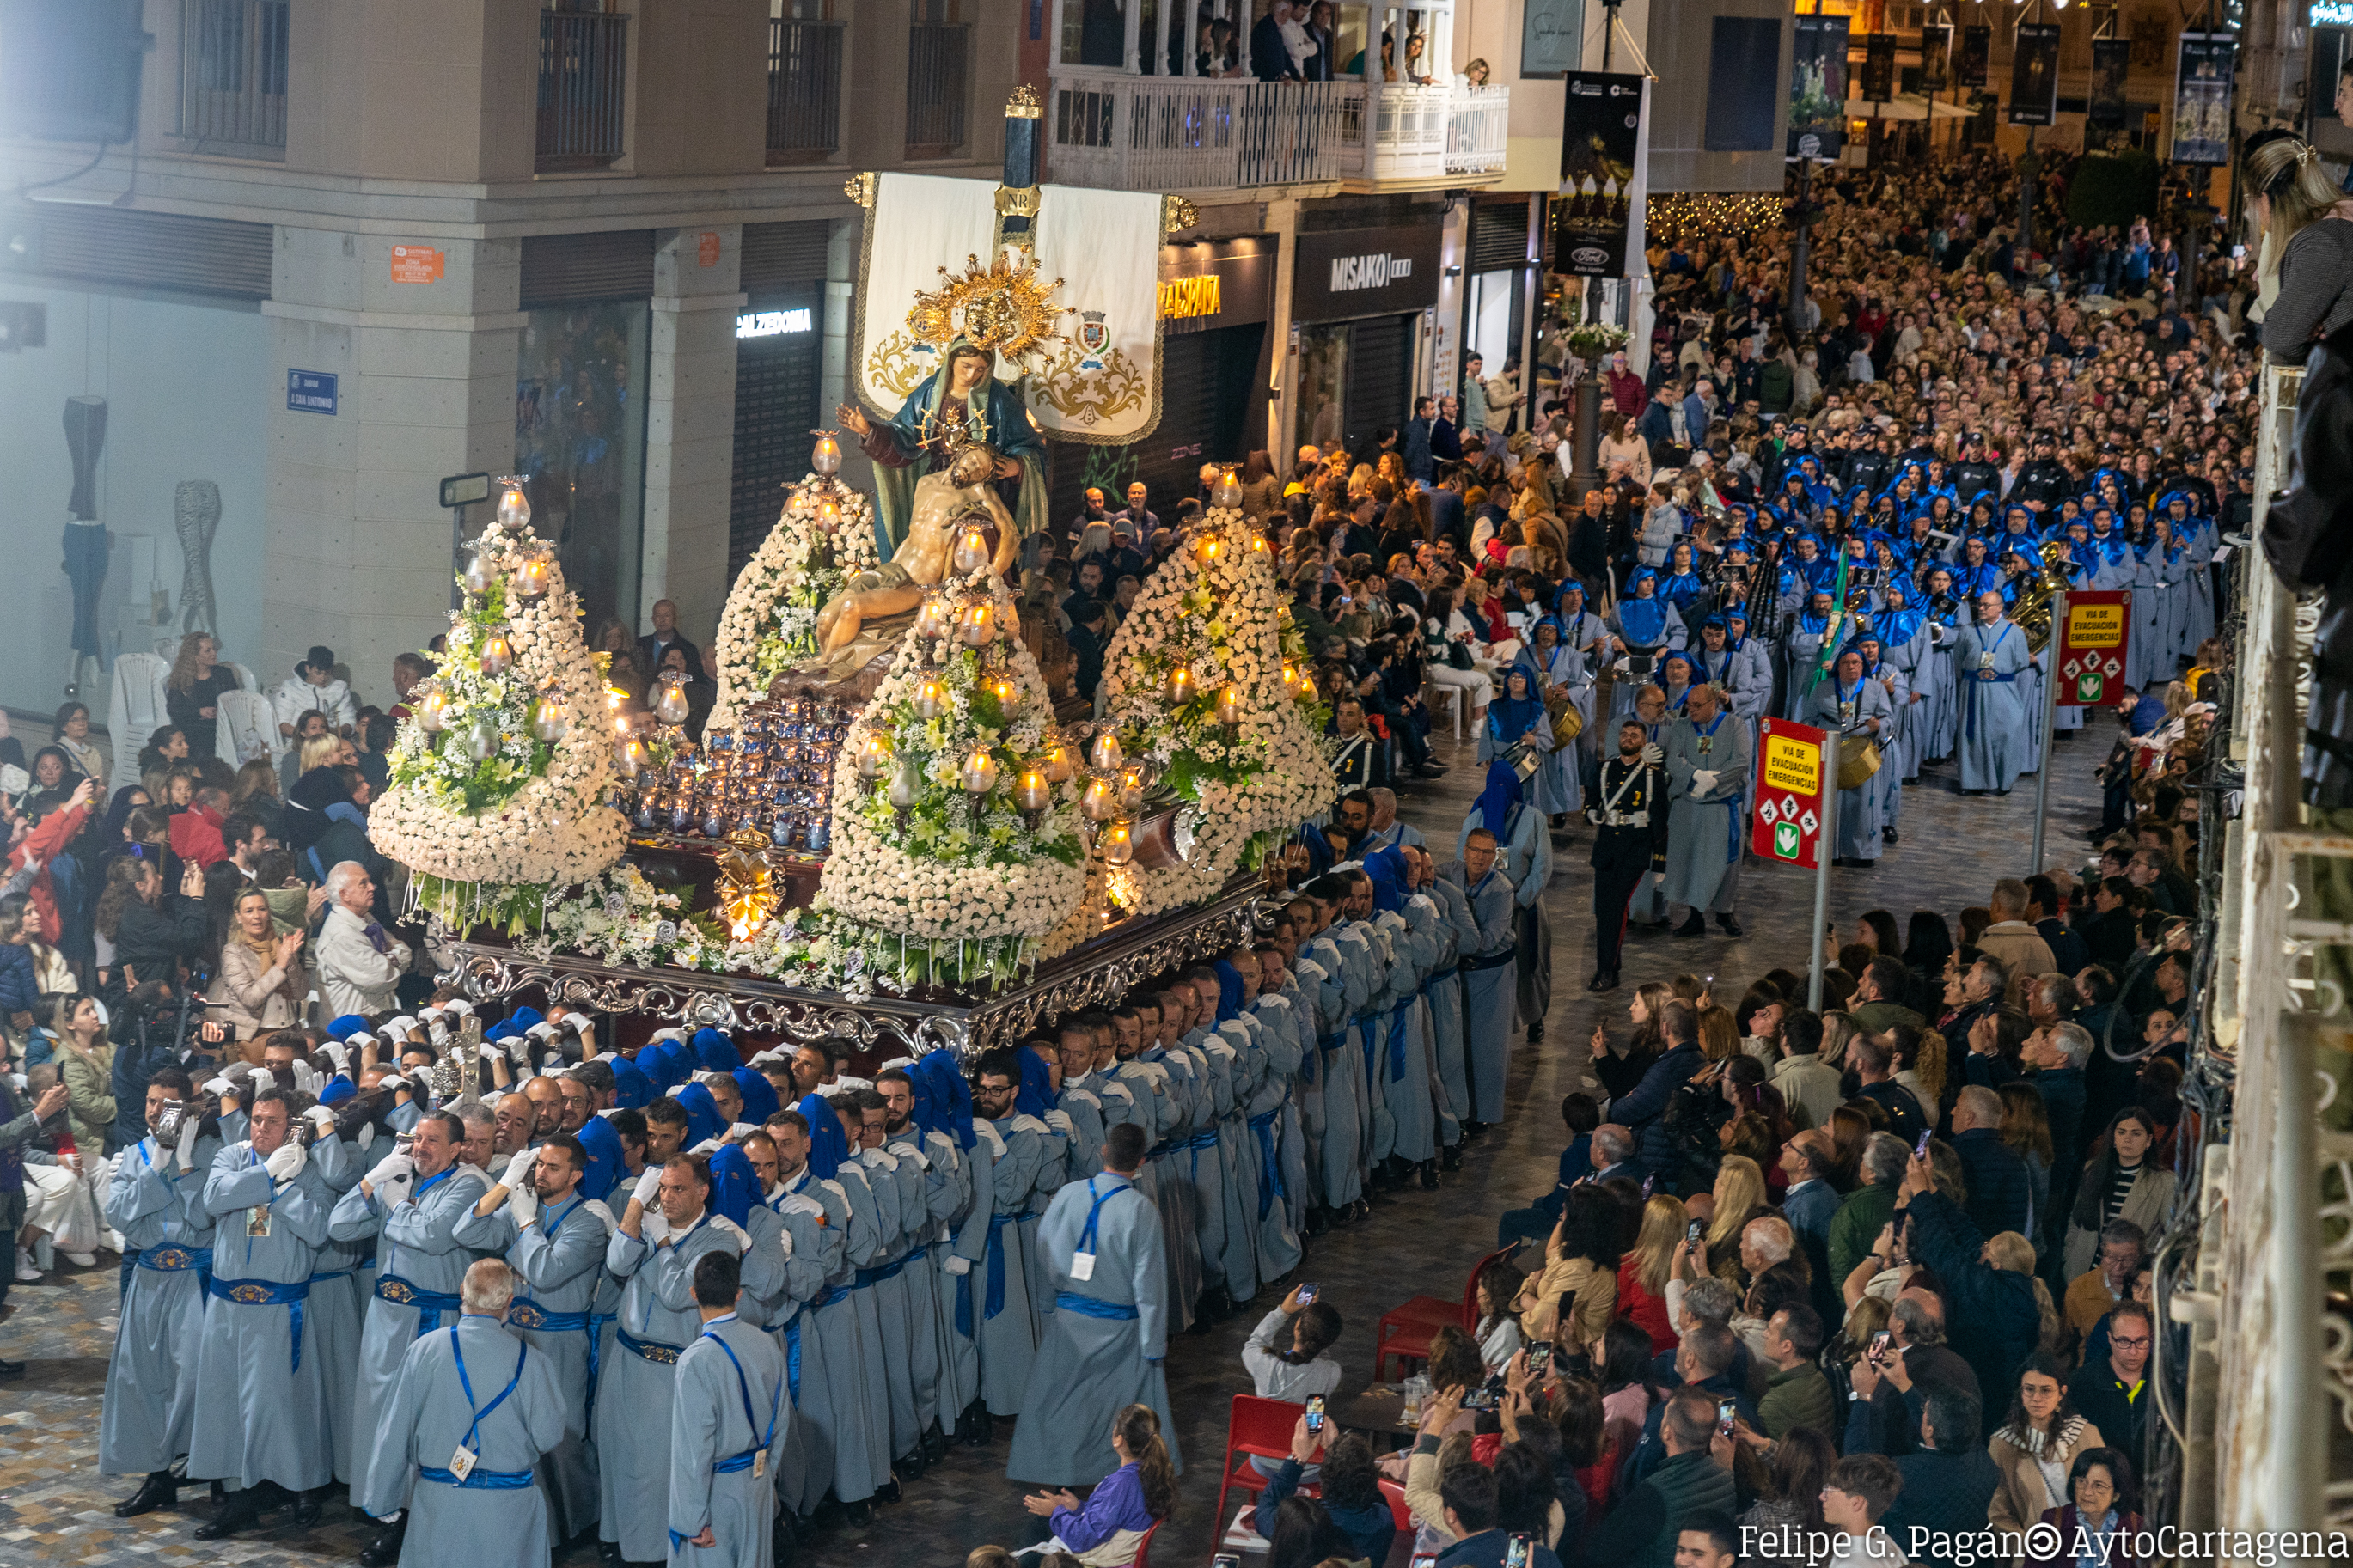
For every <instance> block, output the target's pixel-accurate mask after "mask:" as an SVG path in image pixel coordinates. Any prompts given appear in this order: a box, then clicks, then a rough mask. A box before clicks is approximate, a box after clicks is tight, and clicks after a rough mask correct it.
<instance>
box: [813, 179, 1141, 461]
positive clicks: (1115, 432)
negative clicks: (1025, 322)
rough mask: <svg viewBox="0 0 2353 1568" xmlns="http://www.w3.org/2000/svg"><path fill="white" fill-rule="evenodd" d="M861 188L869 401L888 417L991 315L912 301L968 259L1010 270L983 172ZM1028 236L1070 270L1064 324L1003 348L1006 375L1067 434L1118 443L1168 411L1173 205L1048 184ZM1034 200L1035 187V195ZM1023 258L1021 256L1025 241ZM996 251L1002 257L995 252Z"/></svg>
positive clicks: (1059, 295) (1043, 421)
mask: <svg viewBox="0 0 2353 1568" xmlns="http://www.w3.org/2000/svg"><path fill="white" fill-rule="evenodd" d="M851 185H852V189H853V190H854V191H855V192H856V193H857V194H858V195H859V198H860V201H861V202H862V203H863V204H864V205H865V206H866V226H865V243H864V252H863V254H862V256H861V257H860V261H859V276H858V302H857V308H856V310H854V311H853V313H852V317H853V336H852V339H851V343H850V353H851V360H852V363H854V364H855V365H856V366H857V374H856V384H857V388H858V400H859V403H860V405H861V406H862V407H863V408H864V409H865V411H866V413H867V415H868V416H869V417H871V418H874V419H876V420H882V419H887V418H889V417H890V416H892V415H893V414H894V413H896V412H897V411H898V409H899V407H900V405H902V404H903V403H904V402H905V401H906V399H907V396H908V395H909V394H910V393H912V392H913V391H914V389H915V388H916V387H917V386H918V385H920V384H922V382H923V378H924V377H925V376H927V375H930V374H932V373H933V372H934V370H936V369H937V368H938V362H939V354H940V353H941V352H942V351H943V350H944V348H945V347H946V346H947V343H948V342H949V341H950V340H951V339H952V338H953V337H954V336H955V335H956V334H957V332H959V331H963V332H965V333H966V334H967V335H975V336H977V335H980V334H978V333H976V332H975V331H973V329H974V328H976V327H980V326H985V325H986V323H979V322H967V321H964V320H963V319H962V317H961V316H955V315H954V314H953V311H951V312H950V314H951V318H952V319H949V320H944V321H934V320H932V319H931V317H932V316H933V315H936V314H938V313H939V312H938V310H936V309H933V310H926V309H925V307H924V306H923V305H921V304H919V305H918V307H917V309H916V310H913V311H911V310H909V309H908V303H907V302H908V301H909V300H928V301H937V300H940V298H941V297H942V296H943V294H944V293H947V292H951V291H952V289H953V280H952V279H949V278H947V277H946V276H944V273H943V270H942V268H943V267H944V266H945V267H947V268H951V269H953V268H955V264H956V263H957V262H959V261H963V260H964V259H965V258H967V257H970V258H979V266H980V268H982V269H983V270H985V271H986V270H994V269H1001V268H1004V267H1005V266H1006V265H1008V253H1007V252H1006V251H1004V250H1000V249H999V247H998V245H997V235H998V226H999V223H1000V220H1001V217H1002V216H1003V215H1002V214H1001V213H1000V210H999V208H1000V205H1001V203H1000V201H999V199H998V188H997V186H994V185H992V184H988V183H987V182H986V181H983V180H957V179H947V178H943V177H941V176H938V175H933V174H861V175H860V176H859V177H858V178H857V179H856V180H855V181H853V182H851ZM1019 194H1020V195H1022V196H1023V197H1025V198H1029V197H1032V196H1034V198H1035V201H1036V205H1037V212H1036V215H1035V226H1034V228H1033V229H1032V230H1031V232H1030V234H1029V237H1028V238H1029V246H1028V247H1027V248H1028V250H1029V253H1030V255H1031V256H1032V257H1034V258H1035V260H1034V265H1035V267H1036V269H1037V270H1038V272H1039V273H1040V274H1042V275H1043V277H1044V278H1045V279H1059V280H1060V287H1059V288H1057V289H1054V290H1053V291H1052V292H1053V296H1054V299H1055V300H1056V302H1057V304H1058V305H1059V306H1060V307H1061V309H1060V314H1059V316H1058V319H1057V320H1056V321H1054V323H1053V324H1052V330H1053V331H1054V332H1055V333H1056V334H1057V335H1056V336H1055V337H1053V338H1051V339H1049V340H1046V341H1044V342H1041V343H1040V344H1039V346H1038V347H1037V349H1036V350H1035V351H1034V352H1031V353H1024V354H1007V353H999V354H998V355H997V367H996V374H997V379H998V380H1000V381H1003V382H1008V383H1014V384H1018V387H1019V390H1020V395H1021V398H1022V401H1023V402H1024V404H1026V405H1027V406H1028V408H1029V415H1030V417H1032V418H1033V419H1035V420H1036V421H1037V423H1038V426H1039V429H1041V430H1043V431H1044V432H1045V434H1046V435H1047V436H1048V437H1051V438H1052V439H1054V440H1058V441H1075V442H1082V443H1085V444H1089V445H1098V446H1119V445H1124V444H1125V443H1127V442H1130V441H1134V440H1138V439H1140V438H1142V437H1145V436H1149V435H1150V434H1152V432H1153V431H1154V430H1155V428H1157V427H1158V426H1159V424H1160V344H1161V330H1160V243H1161V237H1162V235H1163V234H1164V233H1165V232H1166V221H1167V218H1168V211H1169V209H1168V205H1167V204H1166V202H1165V201H1164V199H1163V198H1162V197H1160V196H1158V195H1139V194H1136V193H1134V192H1127V191H1091V190H1080V189H1077V188H1075V187H1072V186H1068V185H1039V186H1036V187H1033V188H1032V190H1030V191H1028V192H1023V193H1019ZM1023 205H1028V201H1027V199H1025V200H1024V202H1023ZM1011 257H1012V258H1013V260H1014V261H1015V262H1016V263H1017V264H1024V263H1021V262H1020V251H1019V250H1018V249H1017V250H1013V251H1012V252H1011ZM989 258H995V260H994V262H993V263H992V261H991V260H990V259H989Z"/></svg>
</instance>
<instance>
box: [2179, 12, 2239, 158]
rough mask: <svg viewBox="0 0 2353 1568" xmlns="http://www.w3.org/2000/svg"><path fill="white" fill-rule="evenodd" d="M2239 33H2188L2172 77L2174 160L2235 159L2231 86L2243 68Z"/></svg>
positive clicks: (2182, 39) (2183, 36)
mask: <svg viewBox="0 0 2353 1568" xmlns="http://www.w3.org/2000/svg"><path fill="white" fill-rule="evenodd" d="M2238 58H2239V38H2238V35H2237V34H2235V33H2184V34H2182V35H2181V55H2180V59H2179V65H2178V67H2177V68H2176V70H2175V73H2174V79H2173V154H2172V156H2173V161H2174V162H2175V163H2209V164H2215V165H2220V164H2223V163H2229V162H2230V161H2231V86H2232V75H2233V74H2234V73H2235V72H2236V71H2237V69H2238Z"/></svg>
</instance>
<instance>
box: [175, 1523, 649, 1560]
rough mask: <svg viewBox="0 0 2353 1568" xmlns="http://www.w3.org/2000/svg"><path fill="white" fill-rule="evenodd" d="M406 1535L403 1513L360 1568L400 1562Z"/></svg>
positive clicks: (364, 1552)
mask: <svg viewBox="0 0 2353 1568" xmlns="http://www.w3.org/2000/svg"><path fill="white" fill-rule="evenodd" d="M200 1533H201V1532H200ZM407 1533H408V1516H407V1515H406V1514H405V1513H404V1514H402V1515H401V1516H400V1517H399V1518H398V1519H396V1520H394V1521H392V1522H391V1523H390V1524H387V1525H385V1527H384V1528H383V1529H381V1530H379V1531H376V1532H375V1540H374V1541H371V1542H368V1543H367V1545H366V1546H364V1547H363V1548H362V1549H361V1551H360V1568H392V1564H394V1563H397V1562H399V1561H400V1542H401V1540H402V1538H403V1537H405V1536H406V1535H407ZM603 1544H604V1543H603V1542H599V1543H598V1550H600V1551H601V1550H602V1549H603ZM620 1560H621V1548H620V1546H619V1545H618V1544H617V1543H616V1544H615V1545H614V1546H613V1555H612V1557H611V1558H610V1559H609V1561H612V1562H615V1563H617V1562H619V1561H620Z"/></svg>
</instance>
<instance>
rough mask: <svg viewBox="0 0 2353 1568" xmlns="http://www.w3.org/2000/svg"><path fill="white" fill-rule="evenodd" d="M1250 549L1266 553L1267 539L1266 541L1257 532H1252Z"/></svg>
mask: <svg viewBox="0 0 2353 1568" xmlns="http://www.w3.org/2000/svg"><path fill="white" fill-rule="evenodd" d="M1250 549H1252V550H1253V551H1255V552H1258V553H1259V554H1261V555H1263V554H1265V553H1266V541H1265V540H1263V539H1261V538H1260V537H1259V536H1258V535H1257V534H1255V533H1253V534H1251V535H1250Z"/></svg>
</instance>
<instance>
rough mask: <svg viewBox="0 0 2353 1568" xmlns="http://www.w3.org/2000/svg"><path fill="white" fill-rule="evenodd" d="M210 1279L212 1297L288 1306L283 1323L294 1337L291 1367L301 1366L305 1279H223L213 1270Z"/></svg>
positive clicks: (243, 1303) (249, 1304) (254, 1304)
mask: <svg viewBox="0 0 2353 1568" xmlns="http://www.w3.org/2000/svg"><path fill="white" fill-rule="evenodd" d="M210 1283H211V1287H212V1294H213V1300H216V1301H233V1302H235V1303H236V1304H237V1305H238V1306H240V1307H284V1308H286V1309H288V1316H287V1319H286V1325H287V1327H288V1328H289V1329H290V1330H291V1331H292V1337H293V1340H294V1363H293V1370H294V1371H296V1372H301V1370H302V1300H303V1298H304V1297H306V1296H308V1295H310V1293H311V1282H310V1281H309V1280H308V1279H297V1280H295V1281H294V1282H293V1283H292V1284H290V1285H282V1284H280V1283H279V1282H278V1281H277V1280H275V1279H222V1278H221V1277H220V1276H219V1275H217V1274H216V1275H214V1276H213V1277H212V1279H211V1281H210Z"/></svg>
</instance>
